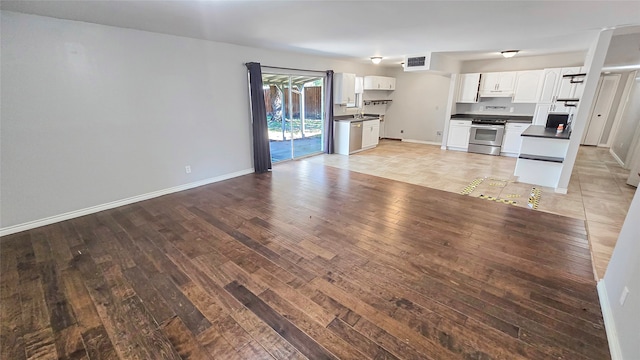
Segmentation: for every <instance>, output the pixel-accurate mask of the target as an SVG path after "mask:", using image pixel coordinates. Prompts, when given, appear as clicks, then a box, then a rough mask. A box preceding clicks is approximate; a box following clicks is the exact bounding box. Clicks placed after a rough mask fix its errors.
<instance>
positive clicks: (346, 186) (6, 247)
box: [0, 161, 609, 359]
mask: <svg viewBox="0 0 640 360" xmlns="http://www.w3.org/2000/svg"><path fill="white" fill-rule="evenodd" d="M0 245H1V249H0V250H1V255H2V258H1V271H2V272H1V281H0V284H1V294H0V295H1V315H2V329H1V330H2V333H1V336H2V338H1V340H2V343H1V345H2V350H1V354H0V358H2V359H49V358H52V359H54V358H62V359H112V358H121V359H177V358H185V359H186V358H190V359H272V358H277V359H303V358H309V359H367V358H369V359H608V358H609V350H608V345H607V339H606V334H605V331H604V326H603V320H602V315H601V312H600V307H599V302H598V297H597V293H596V287H595V285H596V284H595V282H594V280H593V273H592V266H591V260H590V255H589V247H588V244H587V238H586V230H585V226H584V222H583V221H579V220H575V219H571V218H566V217H560V216H557V215H552V214H548V213H543V212H538V211H530V210H528V209H523V208H518V207H514V206H508V205H504V204H498V203H494V202H491V201H486V200H482V199H477V198H470V197H465V196H461V195H456V194H453V193H447V192H443V191H438V190H433V189H429V188H425V187H420V186H415V185H410V184H406V183H401V182H397V181H393V180H388V179H383V178H378V177H373V176H369V175H364V174H359V173H355V172H349V171H346V170H340V169H336V168H331V167H324V166H321V165H314V164H310V163H308V162H304V161H302V162H290V163H285V164H279V165H278V166H276V167H275V169H274V171H273V172H272V173H270V174H262V175H247V176H243V177H239V178H235V179H232V180H228V181H224V182H220V183H216V184H212V185H208V186H204V187H200V188H197V189H192V190H188V191H184V192H181V193H176V194H172V195H168V196H163V197H160V198H156V199H152V200H148V201H143V202H140V203H136V204H132V205H129V206H125V207H120V208H117V209H113V210H109V211H104V212H100V213H97V214H94V215H89V216H85V217H81V218H77V219H73V220H69V221H65V222H61V223H57V224H53V225H50V226H46V227H42V228H38V229H34V230H31V231H27V232H22V233H19V234H14V235H10V236H6V237H4V238H3V239H2V240H1V242H0Z"/></svg>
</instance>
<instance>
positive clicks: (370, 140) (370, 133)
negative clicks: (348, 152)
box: [362, 120, 380, 149]
mask: <svg viewBox="0 0 640 360" xmlns="http://www.w3.org/2000/svg"><path fill="white" fill-rule="evenodd" d="M362 127H363V129H362V148H363V149H367V148H371V147H375V146H377V145H378V142H379V140H380V120H367V121H363V122H362Z"/></svg>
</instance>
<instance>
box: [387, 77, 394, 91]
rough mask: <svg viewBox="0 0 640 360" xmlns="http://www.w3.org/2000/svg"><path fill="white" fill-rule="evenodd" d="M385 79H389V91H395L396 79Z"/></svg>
mask: <svg viewBox="0 0 640 360" xmlns="http://www.w3.org/2000/svg"><path fill="white" fill-rule="evenodd" d="M387 79H389V84H388V85H389V90H395V89H396V78H394V77H390V78H387Z"/></svg>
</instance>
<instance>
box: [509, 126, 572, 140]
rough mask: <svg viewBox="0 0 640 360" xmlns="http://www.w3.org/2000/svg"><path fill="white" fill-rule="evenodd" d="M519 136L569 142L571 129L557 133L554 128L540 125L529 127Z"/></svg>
mask: <svg viewBox="0 0 640 360" xmlns="http://www.w3.org/2000/svg"><path fill="white" fill-rule="evenodd" d="M521 136H529V137H538V138H546V139H561V140H569V137H570V136H571V128H567V129H566V130H565V131H563V132H560V133H559V132H557V131H556V129H554V128H547V127H544V126H542V125H531V126H529V127H528V128H527V129H526V130H525V131H524V132H523V133H522V135H521Z"/></svg>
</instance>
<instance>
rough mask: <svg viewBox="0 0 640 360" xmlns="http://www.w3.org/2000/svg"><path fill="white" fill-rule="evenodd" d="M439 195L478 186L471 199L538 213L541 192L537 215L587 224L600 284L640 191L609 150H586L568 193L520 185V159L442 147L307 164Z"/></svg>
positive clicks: (384, 149)
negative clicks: (535, 195) (534, 199)
mask: <svg viewBox="0 0 640 360" xmlns="http://www.w3.org/2000/svg"><path fill="white" fill-rule="evenodd" d="M302 161H309V162H314V163H321V164H324V165H328V166H333V167H338V168H343V169H348V170H352V171H357V172H361V173H365V174H370V175H375V176H380V177H384V178H389V179H394V180H398V181H403V182H408V183H412V184H416V185H422V186H427V187H430V188H434V189H439V190H444V191H449V192H454V193H461V192H462V191H463V190H465V188H467V187H468V186H469V185H470V184H471V183H472V182H473V181H474V180H476V179H479V180H478V181H477V182H478V183H479V184H478V185H477V186H476V187H475V188H472V189H469V188H467V191H468V196H476V197H479V196H481V195H483V196H485V197H493V198H498V199H502V200H505V201H508V202H515V204H514V205H508V204H505V206H520V207H526V208H532V206H533V204H530V202H529V197H530V195H531V193H532V188H534V187H535V188H538V189H539V190H540V193H541V194H540V197H539V202H538V206H537V209H536V210H539V211H545V212H549V213H554V214H560V215H564V216H569V217H573V218H577V219H582V220H585V221H586V226H587V231H588V233H589V242H590V245H591V253H592V258H593V265H594V274H595V277H596V279H601V278H603V277H604V273H605V270H606V267H607V264H608V263H609V259H610V257H611V253H612V251H613V247H614V246H615V243H616V240H617V238H618V234H619V232H620V228H621V226H622V223H623V222H624V219H625V216H626V214H627V210H628V209H629V205H630V204H631V199H632V198H633V194H634V192H635V189H636V188H634V187H632V186H629V185H627V184H626V179H627V177H628V176H629V171H628V170H625V169H623V168H622V167H620V166H619V165H618V163H617V162H616V161H615V160H614V159H613V157H612V156H611V155H610V154H609V150H608V149H603V148H596V147H581V148H580V150H579V152H578V158H577V160H576V164H575V167H574V172H573V175H572V176H571V181H570V183H569V189H568V193H567V194H566V195H564V194H557V193H555V192H554V191H553V189H551V188H545V187H539V186H535V185H530V184H525V183H518V182H516V181H515V180H516V177H515V176H513V170H514V168H515V164H516V159H515V158H509V157H503V156H489V155H480V154H471V153H466V152H459V151H446V150H441V149H440V147H439V146H434V145H423V144H414V143H405V142H400V141H393V140H383V141H381V142H380V145H379V146H378V147H377V148H375V149H371V150H366V151H362V152H360V153H357V154H354V155H351V156H346V155H320V156H314V157H310V158H306V159H303V160H302Z"/></svg>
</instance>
